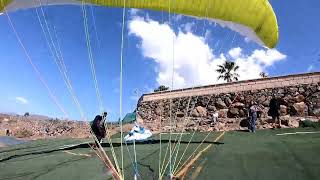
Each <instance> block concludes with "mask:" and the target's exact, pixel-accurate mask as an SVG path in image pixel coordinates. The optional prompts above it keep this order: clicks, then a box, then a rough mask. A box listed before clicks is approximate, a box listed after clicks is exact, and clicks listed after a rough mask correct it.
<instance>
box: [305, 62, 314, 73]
mask: <svg viewBox="0 0 320 180" xmlns="http://www.w3.org/2000/svg"><path fill="white" fill-rule="evenodd" d="M313 69H314V67H313V64H311V65H310V66H309V67H308V70H307V71H308V72H310V71H312V70H313Z"/></svg>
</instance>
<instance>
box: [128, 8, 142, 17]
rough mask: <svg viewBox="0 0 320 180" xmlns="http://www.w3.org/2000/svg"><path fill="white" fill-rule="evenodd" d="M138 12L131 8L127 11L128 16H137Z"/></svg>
mask: <svg viewBox="0 0 320 180" xmlns="http://www.w3.org/2000/svg"><path fill="white" fill-rule="evenodd" d="M140 11H141V10H140V9H135V8H132V9H130V10H129V14H130V15H131V16H136V15H138V13H139V12H140Z"/></svg>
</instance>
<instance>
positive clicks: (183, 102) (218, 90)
mask: <svg viewBox="0 0 320 180" xmlns="http://www.w3.org/2000/svg"><path fill="white" fill-rule="evenodd" d="M274 95H277V96H278V97H279V99H280V101H281V115H282V120H284V123H283V124H284V125H287V126H289V127H296V126H297V122H292V119H295V118H294V117H308V116H311V117H319V116H320V73H319V72H317V73H308V74H299V75H289V76H282V77H273V78H265V79H257V80H249V81H240V82H235V83H227V84H218V85H212V86H204V87H195V88H188V89H181V90H174V91H166V92H161V93H152V94H146V95H144V96H142V97H141V99H140V101H139V103H138V108H137V109H138V118H139V120H140V122H141V123H143V124H144V125H145V126H147V127H148V128H151V129H152V130H154V131H158V130H162V131H166V130H168V129H169V128H170V127H169V124H170V121H171V123H172V124H171V127H173V128H174V130H176V131H185V130H186V131H188V130H200V131H209V130H225V129H226V128H227V129H228V128H229V129H241V128H240V121H241V120H243V119H246V117H247V114H248V108H249V105H250V102H251V101H256V102H257V103H258V104H259V105H260V106H261V108H262V109H263V113H262V115H261V118H260V121H259V122H258V128H271V127H272V126H270V124H272V123H274V122H271V121H270V118H269V117H268V115H267V112H268V109H269V107H268V106H269V102H270V99H271V98H272V97H273V96H274ZM215 113H218V115H219V121H218V122H214V114H215ZM296 119H297V118H296Z"/></svg>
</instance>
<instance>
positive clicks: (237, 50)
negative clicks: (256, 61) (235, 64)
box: [228, 47, 242, 58]
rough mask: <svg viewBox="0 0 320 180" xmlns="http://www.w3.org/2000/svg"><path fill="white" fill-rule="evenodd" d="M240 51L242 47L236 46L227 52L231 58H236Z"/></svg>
mask: <svg viewBox="0 0 320 180" xmlns="http://www.w3.org/2000/svg"><path fill="white" fill-rule="evenodd" d="M241 51H242V49H241V48H240V47H236V48H233V49H231V50H230V51H229V52H228V54H229V55H230V56H231V57H232V58H238V57H239V56H240V55H241Z"/></svg>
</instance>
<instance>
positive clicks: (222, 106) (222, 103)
mask: <svg viewBox="0 0 320 180" xmlns="http://www.w3.org/2000/svg"><path fill="white" fill-rule="evenodd" d="M216 107H217V108H219V109H225V108H227V105H226V104H225V103H224V102H223V101H222V99H221V98H218V99H217V101H216Z"/></svg>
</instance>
